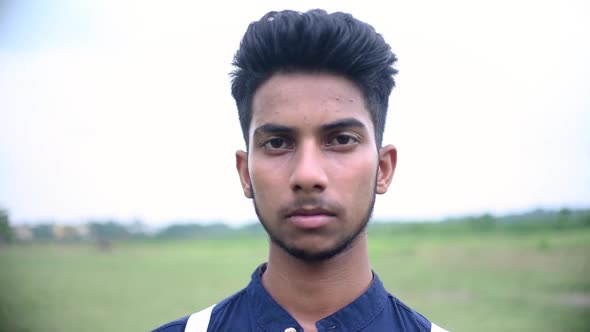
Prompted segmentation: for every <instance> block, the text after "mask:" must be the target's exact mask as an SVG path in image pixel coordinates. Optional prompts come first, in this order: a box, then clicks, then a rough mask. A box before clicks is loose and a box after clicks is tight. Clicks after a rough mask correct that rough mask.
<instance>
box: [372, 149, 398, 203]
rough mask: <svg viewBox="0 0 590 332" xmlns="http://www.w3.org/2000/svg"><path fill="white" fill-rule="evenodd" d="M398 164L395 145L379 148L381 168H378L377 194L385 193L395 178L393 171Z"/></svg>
mask: <svg viewBox="0 0 590 332" xmlns="http://www.w3.org/2000/svg"><path fill="white" fill-rule="evenodd" d="M396 164H397V150H396V148H395V146H393V145H387V146H384V147H382V148H381V149H379V168H378V170H377V186H376V188H375V191H376V192H377V194H385V193H386V192H387V188H389V185H390V184H391V180H392V179H393V173H394V171H395V166H396Z"/></svg>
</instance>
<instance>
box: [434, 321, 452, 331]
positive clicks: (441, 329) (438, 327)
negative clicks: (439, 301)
mask: <svg viewBox="0 0 590 332" xmlns="http://www.w3.org/2000/svg"><path fill="white" fill-rule="evenodd" d="M430 324H431V326H430V332H449V331H447V330H445V329H443V328H441V327H440V326H438V325H436V324H434V323H430Z"/></svg>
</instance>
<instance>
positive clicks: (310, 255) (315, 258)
mask: <svg viewBox="0 0 590 332" xmlns="http://www.w3.org/2000/svg"><path fill="white" fill-rule="evenodd" d="M271 241H273V242H274V243H275V244H277V245H278V246H279V247H280V248H281V249H283V250H284V251H285V252H286V253H287V254H289V255H290V256H292V257H294V258H296V259H299V260H301V261H304V262H308V263H315V262H323V261H327V260H329V259H331V258H334V257H336V256H338V255H340V254H342V253H343V252H345V251H346V250H348V249H349V248H350V247H351V245H352V242H353V241H354V238H350V239H346V240H344V241H341V242H340V243H338V244H337V245H334V246H332V247H328V248H321V249H320V248H317V249H308V248H301V247H297V246H291V245H288V244H286V243H285V242H283V241H281V240H280V239H276V238H272V237H271Z"/></svg>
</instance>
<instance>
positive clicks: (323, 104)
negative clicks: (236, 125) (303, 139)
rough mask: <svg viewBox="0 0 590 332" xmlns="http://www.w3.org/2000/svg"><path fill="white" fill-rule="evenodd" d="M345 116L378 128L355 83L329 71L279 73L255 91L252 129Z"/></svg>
mask: <svg viewBox="0 0 590 332" xmlns="http://www.w3.org/2000/svg"><path fill="white" fill-rule="evenodd" d="M342 118H354V119H356V120H358V121H360V122H362V123H363V124H364V125H365V126H366V127H367V129H369V130H370V131H373V130H374V129H373V124H372V121H371V116H370V114H369V111H368V110H367V108H366V105H365V100H364V96H363V94H362V92H361V91H360V89H359V88H358V87H357V86H356V85H355V84H354V82H352V81H351V80H349V79H347V78H344V77H342V76H338V75H334V74H328V73H278V74H275V75H273V76H272V77H271V78H270V79H268V80H267V81H266V82H264V83H263V84H262V85H261V86H260V87H259V88H258V89H257V91H256V93H255V94H254V98H253V100H252V120H251V124H250V132H251V133H252V132H253V130H255V129H256V128H257V127H258V126H260V125H264V124H267V123H274V124H281V125H289V126H294V127H299V128H301V127H303V129H305V128H313V127H314V126H321V125H322V124H324V123H327V122H331V121H336V120H338V119H342Z"/></svg>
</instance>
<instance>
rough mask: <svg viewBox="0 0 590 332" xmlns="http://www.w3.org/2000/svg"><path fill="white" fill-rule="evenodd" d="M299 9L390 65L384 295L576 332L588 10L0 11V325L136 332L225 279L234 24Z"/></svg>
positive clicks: (564, 5) (487, 320)
mask: <svg viewBox="0 0 590 332" xmlns="http://www.w3.org/2000/svg"><path fill="white" fill-rule="evenodd" d="M312 8H323V9H326V10H327V11H329V12H333V11H345V12H349V13H352V14H353V15H354V16H355V17H356V18H358V19H361V20H364V21H366V22H368V23H370V24H371V25H373V26H374V27H375V29H376V30H377V31H378V32H379V33H381V34H382V35H383V36H384V38H385V39H386V41H387V42H388V43H389V44H390V45H391V46H392V48H393V50H394V52H395V53H396V54H397V56H398V58H399V62H398V64H397V68H398V69H399V75H398V76H397V78H396V84H397V87H396V88H395V89H394V91H393V94H392V96H391V100H390V110H389V117H388V123H387V126H386V132H385V139H384V142H386V143H392V144H394V145H396V146H397V148H398V151H399V164H398V168H397V170H396V174H395V177H394V181H393V184H392V187H391V189H390V191H389V192H388V194H387V195H384V196H380V197H378V199H377V204H376V207H375V213H374V222H373V224H372V225H371V228H370V232H372V237H371V249H370V250H371V256H372V262H373V264H374V268H375V270H376V271H377V272H378V273H379V274H380V276H381V277H382V279H383V280H384V282H385V284H386V286H387V287H388V289H389V290H390V291H391V292H392V293H394V294H395V295H396V296H398V297H400V298H401V299H402V300H403V301H404V302H406V303H408V304H410V305H411V306H413V307H415V308H416V309H418V310H419V311H420V312H422V313H423V314H424V315H425V316H426V317H428V318H431V319H432V320H433V321H436V322H437V323H438V324H439V325H441V326H443V327H445V328H447V329H449V330H453V331H463V330H467V331H469V330H476V329H477V330H479V331H497V330H500V329H502V330H505V331H575V330H578V331H583V330H586V329H587V327H586V325H587V323H588V322H589V319H588V318H587V317H589V316H590V281H589V280H588V278H587V276H588V275H589V273H590V172H589V171H588V170H590V92H589V90H588V87H589V86H590V62H588V60H587V59H590V43H588V42H587V39H588V34H589V33H590V21H588V20H587V17H588V16H589V14H590V5H589V4H588V3H587V2H585V1H583V0H579V1H576V0H571V1H558V0H546V1H525V0H523V1H504V0H500V1H495V2H473V1H458V0H452V1H445V2H439V1H413V2H401V1H390V2H386V3H384V2H380V1H363V2H362V3H359V2H355V1H256V2H252V3H250V2H244V1H242V2H237V1H236V2H231V1H216V2H214V3H211V4H207V5H204V4H201V3H198V2H194V1H182V0H173V1H167V2H165V3H164V2H160V1H133V0H121V1H113V0H102V1H98V0H95V1H93V0H53V1H49V0H47V1H44V0H23V1H16V0H4V1H0V232H1V236H0V330H7V331H53V330H55V331H74V330H75V331H104V330H139V331H144V330H148V329H150V328H154V327H156V326H157V325H159V324H161V323H164V322H166V321H168V320H171V319H174V318H178V317H180V316H183V315H186V314H189V313H191V312H193V311H196V310H198V309H200V308H203V307H205V306H207V305H209V304H211V303H213V302H217V301H219V300H221V299H223V298H224V297H226V296H228V295H230V294H231V293H233V292H234V291H237V290H238V289H240V288H241V287H243V286H244V285H245V283H246V282H247V281H248V279H249V275H250V273H251V271H253V270H254V268H255V267H256V266H257V265H258V264H259V263H261V262H263V261H264V260H265V258H266V257H265V256H266V249H267V248H266V246H267V245H266V240H265V236H264V233H263V231H262V230H261V228H260V226H258V224H257V222H256V215H255V214H254V211H253V208H252V205H251V202H250V201H249V200H247V199H245V198H244V197H243V195H242V192H241V189H240V185H239V182H238V177H237V173H236V171H235V166H234V165H235V161H234V152H235V150H237V149H243V148H244V143H243V141H242V138H241V131H240V128H239V123H238V119H237V111H236V108H235V104H234V101H233V99H232V98H231V95H230V78H229V76H228V74H229V72H230V71H231V70H232V67H231V60H232V57H233V54H234V52H235V51H236V50H237V48H238V46H239V43H240V39H241V37H242V35H243V33H244V32H245V30H246V28H247V26H248V24H249V23H250V22H251V21H254V20H257V19H259V18H260V17H262V16H263V15H264V14H265V13H266V12H268V11H270V10H282V9H294V10H299V11H305V10H308V9H312ZM400 267H403V272H400V270H401V269H400ZM203 271H207V273H203ZM202 285H207V286H206V287H205V288H206V289H203V286H202Z"/></svg>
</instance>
